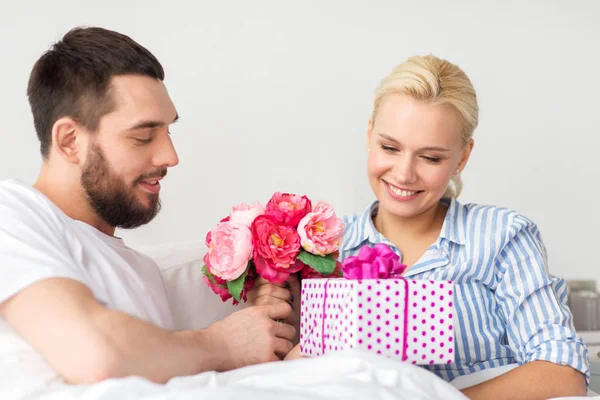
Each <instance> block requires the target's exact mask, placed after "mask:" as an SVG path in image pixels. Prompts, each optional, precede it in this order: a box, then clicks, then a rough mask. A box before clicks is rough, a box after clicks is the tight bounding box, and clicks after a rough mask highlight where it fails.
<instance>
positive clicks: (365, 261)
mask: <svg viewBox="0 0 600 400" xmlns="http://www.w3.org/2000/svg"><path fill="white" fill-rule="evenodd" d="M405 270H406V265H404V264H402V263H400V256H398V254H396V253H394V252H393V251H392V249H391V248H390V247H389V246H388V245H386V244H383V243H377V244H376V245H375V246H373V247H369V246H363V247H361V248H360V251H359V252H358V256H351V257H348V258H346V259H345V260H344V262H343V263H342V271H343V273H344V278H346V279H388V278H399V277H400V276H401V275H402V274H403V273H404V271H405Z"/></svg>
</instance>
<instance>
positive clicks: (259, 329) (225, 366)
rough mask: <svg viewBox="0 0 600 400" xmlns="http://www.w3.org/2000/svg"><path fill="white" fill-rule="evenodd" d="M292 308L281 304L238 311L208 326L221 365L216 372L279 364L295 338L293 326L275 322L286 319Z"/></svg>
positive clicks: (284, 303)
mask: <svg viewBox="0 0 600 400" xmlns="http://www.w3.org/2000/svg"><path fill="white" fill-rule="evenodd" d="M290 313H291V307H290V305H289V304H287V303H286V302H284V301H279V302H277V303H274V304H269V305H262V306H255V307H250V308H246V309H243V310H240V311H237V312H235V313H233V314H231V315H230V316H229V317H227V318H225V319H224V320H222V321H219V322H217V323H214V324H213V325H211V326H210V327H209V328H208V329H207V330H206V332H207V333H208V340H209V341H210V343H212V344H214V345H215V349H217V353H216V354H215V355H216V356H220V358H221V359H222V363H220V364H218V365H219V367H218V370H223V371H224V370H230V369H234V368H239V367H244V366H247V365H252V364H260V363H264V362H270V361H279V360H281V359H282V358H283V357H285V355H286V354H288V353H289V352H290V350H291V349H292V347H293V344H292V340H293V339H294V338H295V337H296V329H295V328H294V327H293V326H290V325H288V324H284V323H281V322H276V320H280V319H286V318H288V317H289V314H290Z"/></svg>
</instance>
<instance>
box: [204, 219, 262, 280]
mask: <svg viewBox="0 0 600 400" xmlns="http://www.w3.org/2000/svg"><path fill="white" fill-rule="evenodd" d="M206 240H207V246H208V253H206V255H205V256H204V262H205V263H206V267H207V268H208V270H209V271H210V272H211V273H212V274H213V275H215V276H217V277H219V278H222V279H224V280H227V281H229V280H234V279H236V278H238V277H239V276H240V275H241V274H242V273H243V272H244V271H245V270H246V268H247V266H248V261H249V260H250V258H251V257H252V232H250V229H248V227H246V226H244V225H240V224H237V223H235V222H232V221H225V222H221V223H220V224H218V225H217V226H216V228H215V229H213V230H212V231H211V232H209V233H208V234H207V235H206Z"/></svg>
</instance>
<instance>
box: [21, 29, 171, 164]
mask: <svg viewBox="0 0 600 400" xmlns="http://www.w3.org/2000/svg"><path fill="white" fill-rule="evenodd" d="M128 74H131V75H141V76H149V77H153V78H156V79H159V80H161V81H162V80H164V78H165V73H164V70H163V67H162V65H161V64H160V63H159V62H158V60H157V59H156V57H154V55H152V53H150V52H149V51H148V50H147V49H146V48H144V47H142V46H141V45H139V44H138V43H136V42H135V41H133V40H132V39H131V38H130V37H128V36H125V35H123V34H120V33H117V32H114V31H110V30H106V29H103V28H97V27H89V28H87V27H85V28H84V27H78V28H75V29H72V30H71V31H69V32H68V33H67V34H66V35H65V36H64V37H63V38H62V40H60V41H58V42H56V43H55V44H54V45H53V46H52V47H51V48H50V50H48V51H46V52H45V53H44V54H43V55H42V56H41V57H40V59H39V60H38V61H37V62H36V63H35V65H34V67H33V70H32V71H31V74H30V76H29V84H28V86H27V96H28V97H29V104H30V105H31V112H32V114H33V122H34V125H35V130H36V132H37V136H38V138H39V140H40V149H41V152H42V156H43V157H44V158H47V157H48V154H49V151H50V147H51V143H52V126H53V125H54V122H55V121H56V120H57V119H59V118H62V117H65V116H68V117H71V118H73V119H74V120H75V121H77V123H79V124H81V125H82V126H84V127H85V128H86V129H88V130H90V131H94V130H96V129H97V128H98V123H99V121H100V118H101V117H102V116H103V115H105V114H107V113H108V112H110V111H111V110H112V107H113V106H114V104H113V101H111V97H110V90H109V89H110V81H111V78H112V77H114V76H117V75H128Z"/></svg>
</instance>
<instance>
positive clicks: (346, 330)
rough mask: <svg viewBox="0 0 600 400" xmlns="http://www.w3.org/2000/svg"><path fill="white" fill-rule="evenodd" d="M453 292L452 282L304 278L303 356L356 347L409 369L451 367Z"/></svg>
mask: <svg viewBox="0 0 600 400" xmlns="http://www.w3.org/2000/svg"><path fill="white" fill-rule="evenodd" d="M453 293H454V289H453V283H452V282H450V281H432V280H429V281H425V280H409V279H404V278H394V279H364V280H354V279H342V278H337V279H336V278H334V279H305V280H303V281H302V306H301V320H300V348H301V353H302V354H303V355H306V356H318V355H322V354H326V353H328V352H332V351H341V350H344V349H349V348H358V349H361V350H365V351H369V352H375V353H377V354H381V355H384V356H387V357H393V358H397V359H399V360H402V361H405V362H411V363H412V364H450V363H452V362H454V326H453V316H454V315H455V311H454V305H453Z"/></svg>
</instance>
